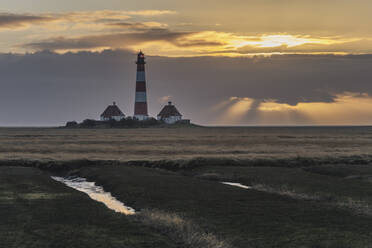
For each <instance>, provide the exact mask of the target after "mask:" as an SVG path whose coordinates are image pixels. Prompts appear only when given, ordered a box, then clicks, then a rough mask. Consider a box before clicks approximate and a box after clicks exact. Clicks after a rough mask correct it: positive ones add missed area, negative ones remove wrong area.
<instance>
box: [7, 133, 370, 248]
mask: <svg viewBox="0 0 372 248" xmlns="http://www.w3.org/2000/svg"><path fill="white" fill-rule="evenodd" d="M9 165H12V166H11V167H9ZM20 166H27V167H28V168H25V167H20ZM29 167H34V168H29ZM146 167H147V168H146ZM49 174H58V175H59V176H63V175H78V176H82V177H86V178H88V179H89V180H91V181H95V182H97V183H99V184H100V185H102V186H103V187H104V188H105V190H107V191H110V192H111V193H112V194H113V195H114V196H116V197H117V198H118V199H119V200H122V201H123V202H125V203H126V204H127V205H129V206H131V207H134V208H135V209H136V210H139V213H138V214H137V215H136V216H132V217H127V216H121V215H118V214H115V213H112V212H110V210H108V209H106V208H105V207H104V206H103V205H102V204H98V203H95V202H93V201H92V200H91V199H89V198H88V197H87V196H85V195H84V194H82V193H80V192H76V191H74V190H72V189H69V188H66V187H65V186H64V185H62V184H59V183H58V182H54V181H52V180H51V179H50V178H49ZM221 181H230V182H237V183H242V184H244V185H248V186H252V189H249V190H246V189H241V188H237V187H233V186H228V185H223V184H221ZM371 195H372V128H370V127H343V128H341V127H338V128H336V127H317V128H315V127H296V128H284V127H267V128H257V127H251V128H158V129H57V128H50V129H47V128H40V129H38V128H29V129H27V128H21V129H18V128H14V129H10V128H2V129H0V219H1V220H2V221H1V222H0V247H3V246H4V247H66V246H68V247H193V248H199V247H200V248H201V247H210V248H212V247H213V248H217V247H218V248H227V247H232V248H234V247H236V248H246V247H247V248H249V247H258V248H260V247H262V248H268V247H283V248H284V247H293V248H298V247H303V248H347V247H353V248H354V247H355V248H359V247H360V248H369V247H372V246H371V244H372V196H371ZM93 217H94V218H93ZM3 220H5V221H3ZM72 234H73V235H72ZM142 239H143V241H142Z"/></svg>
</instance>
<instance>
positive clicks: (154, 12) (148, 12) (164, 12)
mask: <svg viewBox="0 0 372 248" xmlns="http://www.w3.org/2000/svg"><path fill="white" fill-rule="evenodd" d="M124 13H126V14H128V15H133V16H160V15H175V14H177V12H176V11H173V10H138V11H124Z"/></svg>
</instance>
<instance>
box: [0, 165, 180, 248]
mask: <svg viewBox="0 0 372 248" xmlns="http://www.w3.org/2000/svg"><path fill="white" fill-rule="evenodd" d="M0 220H1V221H0V247H4V248H5V247H6V248H44V247H45V248H47V247H48V248H50V247H70V248H93V247H100V248H101V247H110V248H116V247H117V248H119V247H120V248H122V247H133V248H136V247H137V248H143V247H162V248H175V247H178V245H177V244H176V243H175V242H173V241H172V240H171V239H169V238H168V237H167V236H166V235H163V234H160V233H158V232H156V231H154V230H153V229H151V228H148V227H146V226H144V225H142V224H140V223H136V222H133V221H130V220H128V218H126V217H125V216H123V215H120V214H117V213H114V212H112V211H110V210H108V209H107V208H106V207H105V206H104V205H103V204H99V203H96V202H94V201H92V200H91V199H89V198H88V196H86V195H84V194H82V193H79V192H77V191H74V190H72V189H69V188H66V187H65V186H64V185H62V184H60V183H58V182H55V181H53V180H52V179H51V178H50V177H49V176H48V175H47V174H45V173H42V172H41V171H39V170H37V169H33V168H23V167H0Z"/></svg>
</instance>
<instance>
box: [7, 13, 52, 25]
mask: <svg viewBox="0 0 372 248" xmlns="http://www.w3.org/2000/svg"><path fill="white" fill-rule="evenodd" d="M55 20H56V18H55V17H53V16H49V15H30V14H12V13H0V29H1V28H7V29H13V28H23V27H27V26H29V25H31V24H42V23H47V22H51V21H55Z"/></svg>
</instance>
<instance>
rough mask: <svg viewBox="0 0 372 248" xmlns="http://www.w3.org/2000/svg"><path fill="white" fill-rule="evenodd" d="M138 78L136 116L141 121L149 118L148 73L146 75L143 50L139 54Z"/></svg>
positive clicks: (135, 104)
mask: <svg viewBox="0 0 372 248" xmlns="http://www.w3.org/2000/svg"><path fill="white" fill-rule="evenodd" d="M136 64H137V80H136V100H135V103H134V117H135V118H137V119H138V120H140V121H143V120H146V119H148V118H149V116H148V113H147V96H146V75H145V64H146V62H145V55H144V54H143V53H142V52H139V53H138V56H137V62H136Z"/></svg>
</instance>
